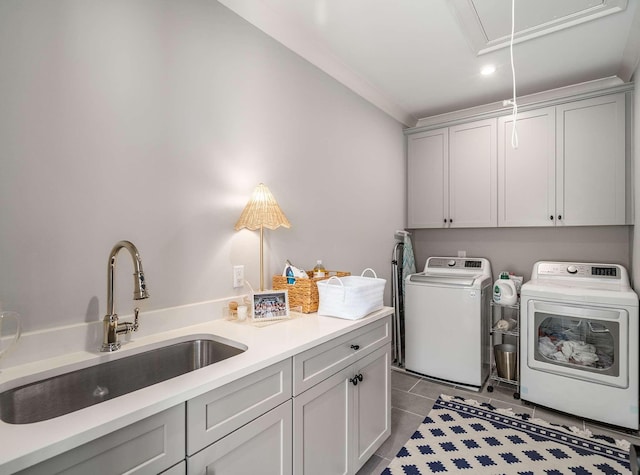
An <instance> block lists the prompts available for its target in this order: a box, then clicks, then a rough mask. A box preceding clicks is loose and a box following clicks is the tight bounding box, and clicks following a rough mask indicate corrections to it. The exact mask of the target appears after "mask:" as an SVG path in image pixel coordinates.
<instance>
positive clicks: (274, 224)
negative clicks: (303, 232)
mask: <svg viewBox="0 0 640 475" xmlns="http://www.w3.org/2000/svg"><path fill="white" fill-rule="evenodd" d="M280 226H283V227H285V228H290V227H291V223H290V222H289V220H288V219H287V217H286V216H285V215H284V213H283V212H282V210H281V209H280V206H278V202H277V201H276V199H275V198H274V197H273V195H272V194H271V192H270V191H269V188H267V186H266V185H265V184H263V183H260V184H259V185H258V186H257V187H256V189H255V190H253V194H252V195H251V198H250V199H249V202H248V203H247V205H246V206H245V207H244V210H242V214H241V215H240V219H238V222H237V223H236V225H235V230H236V231H240V230H241V229H243V228H247V229H249V230H251V231H255V230H256V229H260V290H264V252H263V249H264V228H268V229H276V228H279V227H280Z"/></svg>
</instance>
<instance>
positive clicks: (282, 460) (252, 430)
mask: <svg viewBox="0 0 640 475" xmlns="http://www.w3.org/2000/svg"><path fill="white" fill-rule="evenodd" d="M291 440H292V427H291V401H290V400H289V401H287V402H285V403H284V404H281V405H280V406H278V407H276V408H275V409H272V410H271V411H269V412H267V413H266V414H264V415H262V416H260V417H258V418H257V419H255V420H254V421H252V422H250V423H249V424H247V425H245V426H242V427H241V428H240V429H238V430H236V431H234V432H232V433H231V434H229V435H227V436H226V437H224V438H223V439H220V440H219V441H218V442H216V443H215V444H212V445H210V446H209V447H206V448H204V449H203V450H201V451H200V452H198V453H197V454H195V455H193V456H192V457H188V458H187V473H188V474H189V475H196V474H198V475H205V474H210V475H213V474H215V475H255V474H256V473H259V474H261V475H291V474H292V469H291V451H292V448H291Z"/></svg>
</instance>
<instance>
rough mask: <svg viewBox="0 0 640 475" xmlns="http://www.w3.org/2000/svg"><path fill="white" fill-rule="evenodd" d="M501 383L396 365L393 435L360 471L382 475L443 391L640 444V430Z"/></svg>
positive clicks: (392, 394) (392, 402)
mask: <svg viewBox="0 0 640 475" xmlns="http://www.w3.org/2000/svg"><path fill="white" fill-rule="evenodd" d="M499 384H500V383H498V385H496V384H493V386H494V390H493V392H491V393H490V392H488V391H487V387H486V384H485V386H484V387H483V388H482V391H480V392H476V391H470V390H467V389H463V388H458V387H455V386H452V385H448V384H440V383H437V382H434V381H431V380H428V379H424V378H420V377H417V376H414V375H412V374H409V373H405V372H404V371H399V370H395V369H392V370H391V436H389V438H388V439H387V440H386V442H385V443H384V444H382V446H381V447H380V448H379V449H378V450H377V452H376V453H375V455H373V456H372V457H371V458H370V459H369V461H368V462H367V463H366V464H365V465H364V467H362V469H360V471H359V472H358V475H379V474H380V473H381V472H382V471H383V470H384V469H385V467H386V466H387V465H388V464H389V463H391V460H392V459H393V458H394V457H395V455H396V453H397V452H398V450H400V449H401V448H402V446H403V445H404V443H405V442H406V441H407V440H409V437H411V435H412V434H413V433H414V432H415V430H416V429H417V428H418V426H419V425H420V424H421V423H422V421H423V419H424V418H425V416H426V415H427V414H428V413H429V411H430V410H431V407H432V406H433V403H434V402H435V401H436V399H437V398H438V396H439V395H440V394H442V393H444V394H449V395H451V396H462V397H465V398H470V399H475V400H476V401H480V402H489V403H491V404H492V405H494V406H496V407H503V408H511V409H513V410H514V412H516V413H529V414H531V416H532V417H537V418H540V419H544V420H546V421H548V422H552V423H556V424H564V425H568V426H576V427H578V428H580V429H585V428H586V429H589V430H591V431H592V432H594V433H598V434H604V435H609V436H611V437H614V438H617V439H626V440H628V441H630V442H632V443H636V444H640V436H639V434H638V433H634V434H628V433H626V432H620V431H616V430H615V429H614V428H612V427H610V426H606V425H601V424H597V423H595V422H592V421H583V420H581V419H579V418H575V417H569V416H567V415H565V414H561V413H558V412H555V411H551V410H549V409H544V408H539V407H535V406H533V405H530V404H525V403H524V402H522V401H520V400H519V399H514V398H513V393H514V387H513V386H511V385H508V384H502V385H499Z"/></svg>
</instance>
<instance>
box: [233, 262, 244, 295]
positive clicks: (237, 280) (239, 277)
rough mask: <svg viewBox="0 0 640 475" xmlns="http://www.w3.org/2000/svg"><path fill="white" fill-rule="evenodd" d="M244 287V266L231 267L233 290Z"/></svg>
mask: <svg viewBox="0 0 640 475" xmlns="http://www.w3.org/2000/svg"><path fill="white" fill-rule="evenodd" d="M240 287H244V266H233V288H234V289H237V288H240Z"/></svg>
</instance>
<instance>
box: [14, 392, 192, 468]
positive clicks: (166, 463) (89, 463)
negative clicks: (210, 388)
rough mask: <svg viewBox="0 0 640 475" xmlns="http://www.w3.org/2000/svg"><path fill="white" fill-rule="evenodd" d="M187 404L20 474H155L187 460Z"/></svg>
mask: <svg viewBox="0 0 640 475" xmlns="http://www.w3.org/2000/svg"><path fill="white" fill-rule="evenodd" d="M184 436H185V429H184V405H183V404H180V405H178V406H174V407H172V408H171V409H167V410H166V411H163V412H161V413H160V414H156V415H154V416H151V417H148V418H146V419H143V420H141V421H140V422H136V423H135V424H132V425H130V426H128V427H124V428H122V429H120V430H117V431H115V432H112V433H111V434H107V435H105V436H103V437H100V438H99V439H96V440H94V441H93V442H89V443H87V444H85V445H82V446H80V447H78V448H77V449H73V450H70V451H69V452H65V453H63V454H60V455H58V456H56V457H53V458H51V459H49V460H46V461H44V462H42V463H39V464H38V465H34V466H33V467H30V468H28V469H26V470H24V471H22V472H20V473H21V474H30V475H35V474H43V475H45V474H46V475H48V474H51V473H63V474H66V475H72V474H77V475H86V474H87V473H90V474H92V475H111V474H112V475H116V474H120V473H130V474H132V473H136V474H156V473H159V472H161V471H163V470H164V469H166V468H168V467H171V466H172V465H174V464H176V463H178V462H179V461H180V460H183V459H184Z"/></svg>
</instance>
